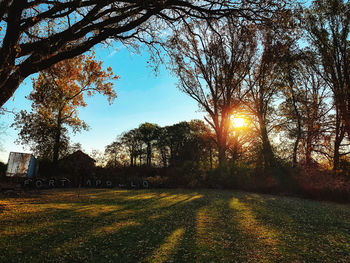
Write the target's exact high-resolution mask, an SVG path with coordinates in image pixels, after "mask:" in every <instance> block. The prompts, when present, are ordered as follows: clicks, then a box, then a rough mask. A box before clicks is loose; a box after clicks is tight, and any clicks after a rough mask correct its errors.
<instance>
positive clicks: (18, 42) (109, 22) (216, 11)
mask: <svg viewBox="0 0 350 263" xmlns="http://www.w3.org/2000/svg"><path fill="white" fill-rule="evenodd" d="M283 2H284V1H275V0H240V1H235V0H203V1H195V0H149V1H148V0H118V1H117V0H114V1H112V0H109V1H107V0H3V1H1V2H0V21H1V22H0V45H1V47H0V107H1V106H3V105H4V103H5V102H6V101H7V100H8V99H9V98H11V96H12V95H13V93H14V92H15V91H16V89H17V87H18V86H19V84H20V83H21V82H22V81H23V80H24V79H25V78H26V77H27V76H29V75H31V74H33V73H35V72H39V71H41V70H43V69H45V68H48V67H50V66H51V65H53V64H55V63H57V62H59V61H62V60H65V59H68V58H72V57H75V56H77V55H79V54H82V53H84V52H86V51H87V50H89V49H90V48H92V47H93V46H94V45H96V44H98V43H101V42H103V41H105V40H107V39H114V40H119V41H126V40H131V39H137V40H139V41H141V42H147V43H149V41H150V40H151V39H152V38H153V37H154V30H147V29H150V27H149V25H147V22H150V20H152V25H153V26H154V25H157V23H158V22H159V23H161V22H164V21H165V22H168V23H175V22H177V21H180V20H183V19H186V18H188V17H196V18H206V19H209V18H219V17H221V16H223V15H225V14H227V13H231V14H234V15H235V16H239V17H245V18H249V19H253V20H259V21H262V20H264V19H266V18H269V19H270V18H271V17H273V16H274V14H275V13H276V12H277V11H278V10H281V6H282V5H283Z"/></svg>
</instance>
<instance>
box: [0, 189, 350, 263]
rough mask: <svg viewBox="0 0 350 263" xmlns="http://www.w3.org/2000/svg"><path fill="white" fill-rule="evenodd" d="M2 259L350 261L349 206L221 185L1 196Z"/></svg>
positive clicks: (22, 260)
mask: <svg viewBox="0 0 350 263" xmlns="http://www.w3.org/2000/svg"><path fill="white" fill-rule="evenodd" d="M0 262H350V206H349V205H340V204H334V203H326V202H317V201H309V200H303V199H297V198H287V197H276V196H269V195H260V194H252V193H244V192H233V191H215V190H200V191H190V190H149V191H148V190H142V191H141V190H140V191H128V190H114V189H112V190H103V189H96V190H82V192H81V195H80V197H79V198H78V196H77V193H76V190H46V191H42V192H41V193H40V194H37V195H31V196H27V197H21V198H7V199H5V198H2V197H0Z"/></svg>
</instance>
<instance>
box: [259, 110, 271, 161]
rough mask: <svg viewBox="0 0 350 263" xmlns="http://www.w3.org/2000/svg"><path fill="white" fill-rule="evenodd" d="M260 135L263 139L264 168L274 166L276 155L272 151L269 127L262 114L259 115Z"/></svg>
mask: <svg viewBox="0 0 350 263" xmlns="http://www.w3.org/2000/svg"><path fill="white" fill-rule="evenodd" d="M259 125H260V136H261V140H262V151H263V158H264V168H268V167H273V166H274V165H275V156H274V153H273V151H272V147H271V143H270V140H269V136H268V134H267V128H266V124H265V121H264V119H263V117H262V116H259Z"/></svg>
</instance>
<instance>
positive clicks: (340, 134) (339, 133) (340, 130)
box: [333, 106, 345, 172]
mask: <svg viewBox="0 0 350 263" xmlns="http://www.w3.org/2000/svg"><path fill="white" fill-rule="evenodd" d="M344 137H345V129H344V126H343V124H342V121H341V117H340V114H339V108H338V107H337V106H336V124H335V139H334V152H333V171H334V172H335V171H337V170H338V167H339V160H340V153H339V150H340V145H341V143H342V141H343V139H344Z"/></svg>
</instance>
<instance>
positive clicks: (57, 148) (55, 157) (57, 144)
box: [52, 110, 62, 167]
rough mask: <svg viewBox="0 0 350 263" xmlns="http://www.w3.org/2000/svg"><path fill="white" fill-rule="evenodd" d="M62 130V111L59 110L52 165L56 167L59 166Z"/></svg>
mask: <svg viewBox="0 0 350 263" xmlns="http://www.w3.org/2000/svg"><path fill="white" fill-rule="evenodd" d="M61 128H62V116H61V110H59V112H58V116H57V126H56V134H55V142H54V145H53V156H52V163H53V166H54V167H56V166H57V163H58V158H59V151H60V143H61Z"/></svg>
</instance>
